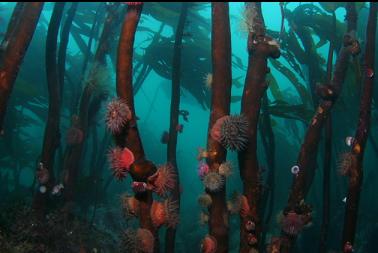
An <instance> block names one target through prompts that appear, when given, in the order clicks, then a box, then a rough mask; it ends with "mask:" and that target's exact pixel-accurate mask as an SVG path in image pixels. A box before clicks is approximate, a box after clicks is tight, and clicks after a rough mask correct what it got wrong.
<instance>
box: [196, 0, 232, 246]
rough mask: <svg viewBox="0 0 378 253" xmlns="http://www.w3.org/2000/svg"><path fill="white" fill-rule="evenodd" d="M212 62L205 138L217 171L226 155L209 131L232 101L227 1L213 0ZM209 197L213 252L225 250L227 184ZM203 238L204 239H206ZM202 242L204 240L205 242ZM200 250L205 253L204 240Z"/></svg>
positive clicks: (209, 160) (210, 162) (210, 161)
mask: <svg viewBox="0 0 378 253" xmlns="http://www.w3.org/2000/svg"><path fill="white" fill-rule="evenodd" d="M211 8H212V33H211V36H212V44H211V45H212V63H213V67H212V69H213V81H212V86H211V89H212V95H211V114H210V121H209V130H208V138H207V150H208V153H211V154H213V155H211V156H208V157H207V164H208V165H209V171H210V172H215V173H219V172H218V169H219V167H220V164H222V163H224V162H225V160H226V157H227V150H226V149H225V148H224V147H223V146H222V145H221V144H220V143H219V142H218V141H217V140H215V139H213V137H212V135H211V132H212V128H213V127H214V125H215V124H216V122H217V120H218V119H220V118H222V117H224V116H227V115H229V113H230V101H231V87H232V74H231V66H232V64H231V34H230V20H229V6H228V3H215V2H214V3H212V5H211ZM206 192H207V194H208V195H210V196H211V205H210V206H209V208H208V209H209V234H210V236H211V238H213V240H215V241H216V245H217V250H216V252H228V230H229V228H228V210H227V204H226V183H225V182H224V183H223V185H222V186H221V187H220V188H219V189H216V191H213V190H210V189H208V188H206ZM205 240H206V239H205ZM204 242H205V241H204ZM202 247H203V249H202V250H203V252H207V251H206V250H205V249H204V247H206V244H205V243H203V245H202Z"/></svg>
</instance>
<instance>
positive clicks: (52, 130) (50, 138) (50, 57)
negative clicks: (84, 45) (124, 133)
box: [33, 3, 65, 215]
mask: <svg viewBox="0 0 378 253" xmlns="http://www.w3.org/2000/svg"><path fill="white" fill-rule="evenodd" d="M64 5H65V3H55V5H54V10H53V13H52V16H51V19H50V23H49V27H48V30H47V37H46V54H45V60H46V76H47V88H48V93H49V110H48V115H47V123H46V127H45V133H44V138H43V146H42V154H41V160H40V162H41V166H39V168H38V170H40V169H47V171H48V174H49V180H48V181H47V182H46V183H45V184H46V187H47V190H48V191H49V190H51V188H52V186H53V184H54V180H55V179H54V159H55V152H56V149H57V148H58V146H59V145H60V129H59V125H60V108H61V102H60V101H61V99H62V97H61V96H62V94H61V85H62V84H61V83H60V82H59V76H58V65H57V44H58V42H57V40H58V31H59V26H60V22H61V20H62V16H63V10H64ZM38 170H37V172H38ZM47 198H48V194H46V192H45V193H42V192H40V191H37V192H36V194H35V196H34V202H33V208H35V209H36V211H37V215H41V214H43V212H44V208H45V205H46V201H47Z"/></svg>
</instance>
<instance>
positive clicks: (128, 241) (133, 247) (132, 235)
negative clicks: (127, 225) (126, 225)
mask: <svg viewBox="0 0 378 253" xmlns="http://www.w3.org/2000/svg"><path fill="white" fill-rule="evenodd" d="M154 245H155V238H154V235H153V234H152V233H151V232H150V231H149V230H148V229H143V228H138V229H137V230H133V229H128V230H127V231H126V232H125V233H124V246H125V249H126V252H130V253H153V252H154Z"/></svg>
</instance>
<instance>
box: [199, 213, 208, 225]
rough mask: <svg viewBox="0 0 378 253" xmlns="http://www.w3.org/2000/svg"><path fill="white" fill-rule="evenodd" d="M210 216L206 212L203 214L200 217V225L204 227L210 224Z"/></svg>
mask: <svg viewBox="0 0 378 253" xmlns="http://www.w3.org/2000/svg"><path fill="white" fill-rule="evenodd" d="M209 219H210V217H209V214H208V213H206V212H201V213H200V216H199V223H200V225H202V226H204V225H206V224H207V223H208V222H209Z"/></svg>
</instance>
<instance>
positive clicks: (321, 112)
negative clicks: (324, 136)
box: [281, 4, 360, 252]
mask: <svg viewBox="0 0 378 253" xmlns="http://www.w3.org/2000/svg"><path fill="white" fill-rule="evenodd" d="M346 9H347V21H348V33H346V34H345V35H344V40H343V46H342V48H341V49H340V52H339V55H338V57H337V61H336V66H335V70H334V74H333V78H332V81H331V83H330V84H324V85H318V87H317V93H318V95H319V97H320V98H321V101H320V103H319V105H318V107H317V109H316V112H315V115H314V116H313V118H312V120H311V122H310V125H309V127H308V129H307V132H306V135H305V140H304V142H303V144H302V146H301V149H300V152H299V155H298V160H297V164H296V165H295V166H297V168H298V173H296V174H295V175H294V180H293V183H292V187H291V191H290V195H289V200H288V205H287V207H286V208H285V210H284V213H283V214H284V217H283V223H285V221H290V220H299V221H301V222H302V224H306V223H308V222H309V221H310V220H311V208H310V207H309V206H308V205H306V204H305V203H304V198H305V197H306V195H307V192H308V190H309V187H310V185H311V183H312V180H313V177H314V172H315V167H316V166H315V165H316V157H317V150H318V145H319V141H320V139H321V132H322V128H323V125H324V124H325V122H326V120H327V118H328V115H329V113H330V111H331V109H332V107H333V105H334V104H335V102H336V100H337V98H338V96H339V94H340V92H341V89H342V84H343V83H344V79H345V75H346V71H347V69H348V65H349V60H350V57H351V56H354V55H357V54H358V53H359V52H360V47H359V43H358V41H357V40H356V39H355V37H354V33H355V31H354V30H351V27H353V25H352V24H354V23H355V22H356V20H355V19H356V18H357V17H356V16H353V15H350V12H351V10H352V9H353V4H347V6H346ZM302 228H303V226H299V227H295V230H293V228H292V227H284V226H283V227H282V236H283V240H282V245H281V246H282V248H281V251H282V252H289V250H290V248H291V247H292V245H293V243H294V241H295V238H296V236H297V234H298V232H300V230H301V229H302Z"/></svg>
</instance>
